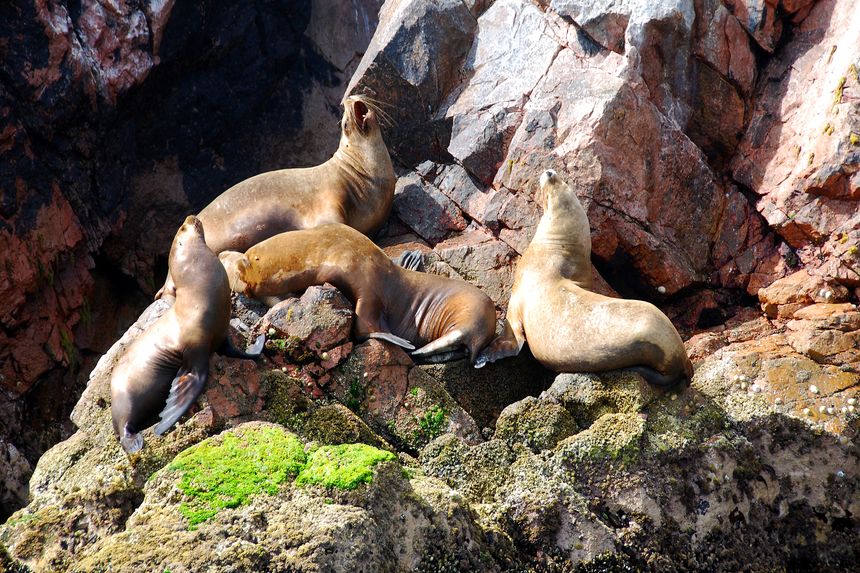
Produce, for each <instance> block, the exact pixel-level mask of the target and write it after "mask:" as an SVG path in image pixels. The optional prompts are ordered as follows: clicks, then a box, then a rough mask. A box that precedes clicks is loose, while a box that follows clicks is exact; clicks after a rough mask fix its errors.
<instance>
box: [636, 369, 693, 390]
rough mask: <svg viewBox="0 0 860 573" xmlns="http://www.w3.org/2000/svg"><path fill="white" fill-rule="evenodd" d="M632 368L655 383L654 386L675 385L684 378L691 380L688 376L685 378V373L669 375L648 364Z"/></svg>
mask: <svg viewBox="0 0 860 573" xmlns="http://www.w3.org/2000/svg"><path fill="white" fill-rule="evenodd" d="M630 370H633V371H634V372H636V373H637V374H639V375H640V376H642V378H644V379H645V381H646V382H648V383H649V384H653V385H654V386H663V387H669V386H674V385H675V384H677V383H679V382H681V381H683V380H689V379H688V378H685V377H684V375H683V374H676V375H675V376H667V375H665V374H661V373H660V372H658V371H657V370H655V369H653V368H650V367H648V366H632V367H630Z"/></svg>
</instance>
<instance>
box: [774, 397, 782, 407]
mask: <svg viewBox="0 0 860 573" xmlns="http://www.w3.org/2000/svg"><path fill="white" fill-rule="evenodd" d="M773 403H774V404H776V405H777V406H779V405H780V404H782V398H777V399H776V400H774V401H773Z"/></svg>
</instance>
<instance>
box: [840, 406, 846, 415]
mask: <svg viewBox="0 0 860 573" xmlns="http://www.w3.org/2000/svg"><path fill="white" fill-rule="evenodd" d="M839 411H840V412H842V413H843V414H847V413H848V406H842V408H840V409H839Z"/></svg>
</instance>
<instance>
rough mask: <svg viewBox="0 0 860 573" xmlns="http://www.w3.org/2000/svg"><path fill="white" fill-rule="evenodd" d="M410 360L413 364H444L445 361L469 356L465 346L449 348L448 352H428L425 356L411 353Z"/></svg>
mask: <svg viewBox="0 0 860 573" xmlns="http://www.w3.org/2000/svg"><path fill="white" fill-rule="evenodd" d="M411 356H412V360H413V361H414V362H415V364H444V363H445V362H454V361H456V360H463V359H464V358H468V357H469V351H468V350H467V349H466V347H465V346H463V347H461V348H457V349H456V350H451V351H449V352H441V353H439V354H430V355H425V356H416V355H415V354H412V355H411Z"/></svg>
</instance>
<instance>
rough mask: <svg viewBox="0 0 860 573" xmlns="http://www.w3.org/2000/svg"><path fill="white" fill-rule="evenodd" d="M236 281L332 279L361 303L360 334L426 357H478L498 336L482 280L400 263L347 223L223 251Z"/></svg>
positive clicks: (239, 285)
mask: <svg viewBox="0 0 860 573" xmlns="http://www.w3.org/2000/svg"><path fill="white" fill-rule="evenodd" d="M220 259H221V262H222V263H223V264H224V266H225V268H226V269H227V275H228V276H229V278H230V287H231V288H232V289H233V290H234V291H236V292H240V293H244V294H246V295H248V296H251V297H254V298H266V297H283V296H286V295H287V294H289V293H298V292H301V291H303V290H304V289H306V288H307V287H309V286H311V285H321V284H323V283H326V282H328V283H331V284H333V285H334V286H335V287H337V288H338V289H339V290H340V291H341V292H343V293H344V294H345V295H346V296H347V297H348V298H349V299H350V300H352V301H353V303H354V304H355V315H356V320H355V323H354V331H355V332H354V334H355V336H356V337H357V338H358V339H362V340H363V339H367V338H379V339H382V340H387V341H389V342H392V343H394V344H397V345H399V346H402V347H403V348H406V349H407V350H413V349H414V348H415V347H416V346H418V347H419V348H418V349H417V350H414V351H413V352H412V353H411V354H412V356H414V357H419V358H420V359H421V360H424V361H434V362H440V361H445V360H451V359H456V358H463V357H465V354H466V352H468V356H469V357H470V359H471V360H472V361H473V362H474V360H475V359H476V358H477V356H478V353H479V352H480V351H481V349H483V348H484V346H486V344H487V343H488V342H490V340H492V339H493V336H494V335H495V328H496V312H495V307H494V306H493V302H492V300H490V298H489V297H488V296H487V295H485V294H484V293H483V292H481V291H480V290H479V289H478V288H477V287H475V286H473V285H471V284H469V283H467V282H465V281H459V280H454V279H449V278H446V277H440V276H437V275H431V274H426V273H419V272H416V271H413V270H409V269H405V268H401V267H400V266H398V265H397V264H395V263H394V262H392V261H391V260H390V259H389V258H388V256H386V254H385V253H384V252H383V251H382V249H380V248H379V247H377V246H376V245H375V244H373V242H372V241H371V240H370V239H368V238H367V237H365V236H364V235H362V234H361V233H359V232H358V231H356V230H355V229H352V228H350V227H347V226H346V225H341V224H332V225H324V226H322V227H317V228H314V229H305V230H302V231H291V232H288V233H281V234H280V235H276V236H274V237H272V238H270V239H266V240H265V241H263V242H261V243H259V244H257V245H254V246H253V247H251V248H250V249H248V251H247V252H246V253H244V254H243V253H239V252H235V251H225V252H223V253H221V255H220Z"/></svg>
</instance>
